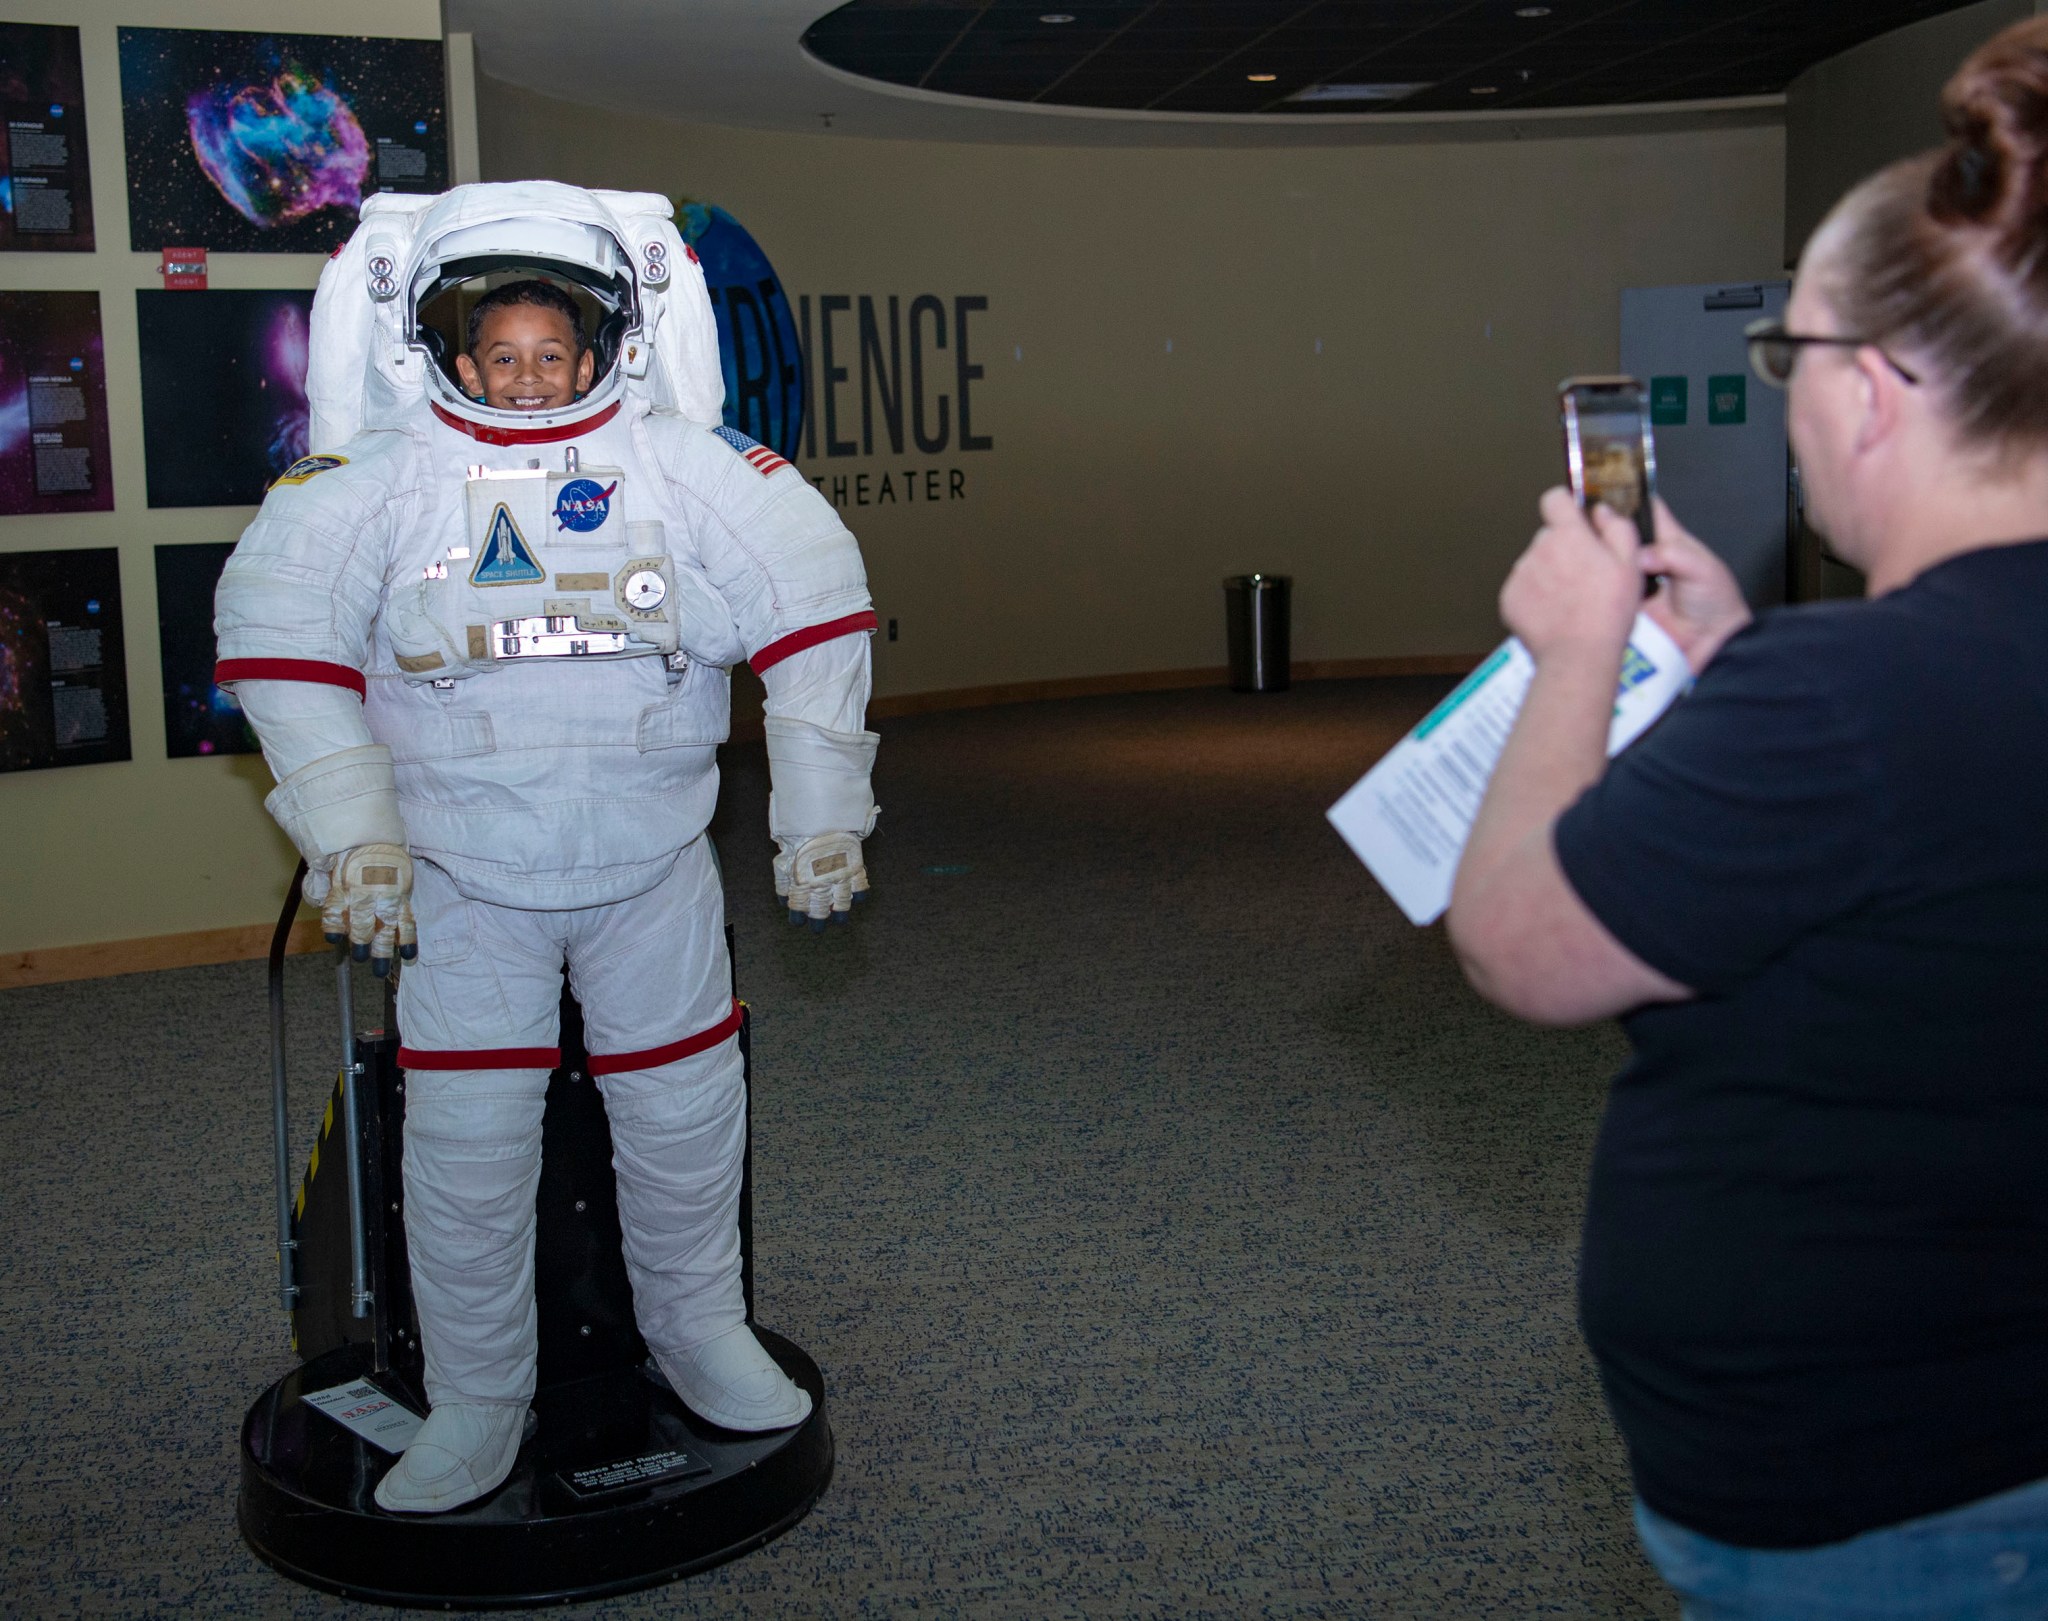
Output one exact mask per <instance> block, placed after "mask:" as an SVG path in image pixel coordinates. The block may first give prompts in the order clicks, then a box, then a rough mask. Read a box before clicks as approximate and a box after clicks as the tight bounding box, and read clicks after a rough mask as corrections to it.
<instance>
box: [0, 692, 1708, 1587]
mask: <svg viewBox="0 0 2048 1621" xmlns="http://www.w3.org/2000/svg"><path fill="white" fill-rule="evenodd" d="M1446 685H1447V683H1445V682H1441V681H1421V680H1418V681H1380V682H1332V683H1319V684H1315V685H1311V686H1305V687H1302V688H1298V689H1296V690H1295V691H1293V692H1291V693H1288V694H1284V695H1269V696H1265V697H1244V696H1235V695H1231V694H1227V693H1222V692H1190V693H1168V694H1154V695H1147V696H1141V697H1131V698H1108V699H1087V700H1076V701H1073V702H1064V703H1046V704H1037V705H1028V706H1018V707H1014V708H1005V709H992V710H984V711H977V712H969V713H960V714H950V715H935V716H928V717H922V718H918V719H912V720H902V721H896V722H890V723H885V725H884V726H883V728H882V730H883V737H884V742H883V752H882V764H881V767H880V770H879V773H878V778H877V793H878V797H879V798H880V799H881V802H882V804H883V806H884V807H885V808H884V813H883V818H882V823H881V829H880V831H879V832H878V834H877V835H876V837H875V839H874V841H873V842H872V845H871V848H870V861H871V867H872V870H873V872H874V874H875V880H876V887H877V895H876V899H875V901H874V903H873V905H872V906H871V907H870V908H869V909H868V910H867V912H866V914H865V915H864V916H863V917H862V918H861V919H860V921H859V922H858V924H857V925H856V926H855V927H853V928H852V929H849V930H844V931H834V932H831V933H828V934H827V935H825V936H824V937H822V938H812V937H811V936H810V935H809V934H808V933H807V932H806V931H800V930H799V931H793V930H788V929H786V928H785V927H784V926H783V924H782V922H781V920H780V914H779V911H778V909H777V905H776V902H775V900H774V896H773V893H772V890H771V889H770V887H769V885H768V882H767V878H768V850H769V846H768V842H767V838H766V835H765V832H764V830H763V828H762V823H763V821H764V820H765V818H764V809H765V798H766V783H765V767H764V765H763V761H762V757H761V752H760V748H759V746H758V745H754V746H751V747H739V748H734V749H730V750H728V751H727V753H728V756H729V758H728V760H727V762H726V776H727V789H726V800H725V808H724V810H723V812H722V814H721V819H720V823H719V827H718V833H719V843H720V848H721V852H722V854H723V857H724V860H725V865H726V874H727V889H728V896H729V902H730V906H731V911H732V916H733V921H734V923H735V925H736V928H737V935H738V959H739V974H740V986H741V991H742V994H743V995H745V996H746V997H747V998H748V999H749V1001H750V1002H751V1003H752V1005H753V1007H754V1017H755V1078H756V1104H755V1123H756V1134H757V1147H756V1175H757V1179H758V1192H757V1195H756V1197H757V1205H756V1232H757V1240H758V1244H759V1279H760V1283H759V1289H760V1294H759V1311H760V1317H761V1320H762V1321H763V1322H764V1323H766V1324H767V1325H769V1326H771V1327H774V1328H776V1329H779V1330H780V1331H782V1332H783V1333H786V1334H788V1335H790V1336H791V1337H793V1338H794V1339H796V1340H797V1341H798V1342H799V1343H801V1344H802V1345H804V1346H805V1347H806V1348H807V1349H808V1350H809V1351H810V1352H811V1354H812V1355H813V1356H814V1357H815V1358H816V1359H817V1360H818V1362H819V1363H820V1364H821V1365H822V1366H823V1367H824V1369H825V1373H826V1379H827V1383H828V1388H829V1393H830V1396H829V1399H830V1403H831V1413H832V1419H833V1425H834V1429H835V1432H836V1435H837V1439H838V1457H839V1461H838V1470H837V1474H836V1476H835V1478H834V1481H833V1484H832V1486H831V1489H830V1490H829V1491H828V1492H827V1494H826V1495H825V1497H824V1499H823V1500H822V1501H821V1502H820V1503H819V1505H818V1507H817V1508H816V1510H815V1511H814V1512H813V1513H812V1515H811V1516H810V1517H809V1518H808V1519H807V1520H805V1521H804V1522H803V1523H802V1524H800V1525H799V1526H797V1527H796V1528H795V1529H794V1530H793V1531H791V1532H790V1533H789V1534H788V1535H787V1536H785V1537H783V1538H782V1539H781V1540H779V1541H777V1542H775V1543H773V1544H771V1545H769V1546H768V1547H767V1548H765V1549H763V1550H761V1551H759V1552H757V1553H755V1554H753V1555H751V1556H749V1557H748V1558H746V1559H744V1560H741V1561H739V1562H737V1563H735V1564H731V1565H728V1566H725V1567H723V1568H721V1569H718V1570H715V1571H712V1572H709V1573H706V1574H704V1575H701V1576H698V1577H695V1578H692V1579H690V1580H688V1581H686V1582H683V1583H679V1584H676V1585H672V1586H670V1587H667V1588H662V1589H656V1590H653V1591H649V1592H644V1593H641V1594H637V1595H633V1596H630V1597H626V1598H621V1599H615V1600H611V1601H608V1602H605V1603H601V1604H596V1605H592V1606H588V1607H587V1608H586V1609H585V1610H583V1611H579V1612H577V1613H587V1614H590V1615H593V1616H605V1617H627V1616H632V1617H641V1616H647V1617H652V1616H663V1617H687V1616H774V1617H778V1618H781V1617H790V1618H795V1617H810V1616H819V1617H838V1616H954V1615H961V1616H1017V1617H1063V1616H1082V1617H1114V1616H1134V1617H1248V1616H1319V1617H1336V1616H1346V1617H1349V1616H1387V1617H1409V1616H1415V1617H1436V1616H1443V1617H1468V1616H1470V1617H1479V1616H1533V1615H1570V1616H1594V1617H1637V1616H1651V1615H1665V1614H1668V1613H1670V1610H1671V1606H1670V1604H1669V1602H1668V1601H1667V1600H1666V1599H1665V1598H1664V1596H1663V1594H1662V1590H1661V1588H1660V1586H1659V1584H1658V1583H1657V1581H1656V1579H1655V1577H1654V1576H1653V1575H1652V1574H1651V1572H1650V1571H1649V1569H1648V1567H1647V1566H1646V1565H1645V1564H1644V1562H1643V1560H1642V1558H1641V1556H1640V1555H1639V1553H1638V1552H1637V1551H1636V1548H1635V1545H1634V1540H1633V1535H1632V1532H1631V1530H1630V1528H1629V1524H1628V1512H1627V1502H1628V1492H1627V1479H1626V1470H1625V1468H1624V1465H1623V1460H1622V1456H1621V1449H1620V1444H1619V1442H1618V1440H1617V1438H1616V1437H1615V1435H1614V1433H1613V1430H1612V1428H1611V1427H1610V1425H1609V1424H1608V1421H1607V1419H1606V1417H1605V1415H1604V1413H1603V1411H1602V1408H1601V1404H1600V1398H1599V1392H1598V1388H1597V1385H1596V1382H1595V1380H1594V1376H1593V1372H1592V1368H1591V1366H1590V1364H1589V1362H1588V1360H1587V1357H1586V1355H1585V1352H1584V1350H1583V1348H1582V1347H1581V1345H1580V1343H1579V1340H1578V1337H1577V1334H1576V1331H1575V1329H1574V1327H1573V1321H1572V1314H1573V1304H1572V1280H1573V1252H1574V1248H1575V1244H1576V1239H1577V1227H1578V1212H1579V1203H1580V1198H1581V1193H1582V1189H1583V1183H1584V1176H1585V1165H1586V1160H1587V1155H1588V1152H1589V1149H1590V1145H1591V1140H1592V1133H1593V1129H1594V1125H1595V1122H1596V1120H1597V1116H1598V1112H1599V1108H1600V1102H1601V1097H1602V1090H1603V1083H1604V1078H1605V1076H1606V1075H1607V1074H1608V1073H1609V1072H1610V1071H1611V1070H1612V1069H1613V1068H1614V1067H1615V1065H1616V1063H1617V1062H1618V1060H1619V1058H1620V1056H1621V1042H1620V1039H1619V1037H1618V1035H1617V1034H1616V1032H1615V1031H1614V1030H1613V1029H1612V1028H1611V1027H1602V1028H1598V1029H1595V1030H1590V1031H1585V1032H1578V1033H1566V1034H1558V1033H1541V1032H1534V1031H1530V1030H1526V1029H1523V1028H1521V1027H1519V1026H1517V1025H1515V1024H1513V1023H1512V1022H1511V1021H1509V1020H1507V1019H1505V1018H1504V1017H1501V1016H1499V1015H1497V1014H1495V1013H1493V1012H1492V1011H1490V1010H1489V1009H1487V1008H1485V1007H1484V1006H1483V1005H1481V1004H1480V1003H1479V1002H1478V1001H1477V1000H1476V999H1475V998H1474V997H1473V996H1472V995H1471V994H1470V993H1469V992H1468V991H1467V990H1465V988H1464V987H1463V985H1462V982H1461V981H1460V979H1459V977H1458V974H1457V971H1456V968H1455V965H1454V964H1453V963H1452V961H1451V959H1450V955H1449V953H1448V951H1447V949H1446V947H1445V945H1444V942H1443V939H1442V935H1441V931H1427V932H1424V931H1417V930H1414V929H1411V928H1410V927H1409V926H1408V925H1407V924H1406V923H1405V922H1403V921H1402V919H1401V918H1400V916H1399V914H1398V913H1396V912H1395V910H1394V909H1393V907H1392V906H1391V905H1390V904H1389V903H1388V902H1387V901H1386V900H1385V899H1384V898H1383V897H1382V896H1381V895H1380V894H1379V893H1378V891H1377V889H1376V888H1375V887H1374V886H1373V885H1372V882H1371V880H1370V879H1369V877H1368V876H1367V875H1366V874H1365V873H1364V871H1363V870H1362V869H1361V868H1359V867H1358V865H1357V864H1356V863H1355V862H1354V861H1353V860H1352V858H1351V856H1350V855H1349V854H1348V852H1346V851H1345V849H1344V848H1343V846H1342V845H1341V843H1340V842H1339V841H1338V840H1337V838H1336V836H1335V835H1334V834H1333V833H1332V832H1331V831H1330V830H1329V828H1328V826H1327V824H1326V823H1325V822H1324V821H1323V818H1322V811H1323V808H1324V807H1325V806H1326V805H1327V804H1329V802H1330V801H1331V800H1333V799H1334V798H1335V797H1336V796H1337V794H1338V793H1339V792H1341V791H1342V790H1343V789H1344V788H1345V787H1346V786H1348V785H1349V783H1350V782H1351V781H1352V780H1353V778H1355V777H1356V776H1357V774H1358V773H1359V772H1360V771H1361V770H1362V769H1363V768H1364V766H1365V765H1366V764H1368V763H1369V762H1370V761H1371V760H1372V759H1373V758H1375V757H1376V756H1377V754H1378V753H1379V752H1380V751H1381V750H1382V749H1384V748H1385V747H1386V746H1387V744H1389V743H1390V742H1391V741H1392V740H1393V739H1394V737H1395V736H1397V735H1398V733H1399V732H1400V731H1401V730H1402V729H1403V728H1404V727H1405V726H1407V725H1408V724H1410V723H1411V722H1412V721H1413V720H1414V719H1415V718H1416V717H1417V716H1419V715H1420V714H1421V713H1422V711H1423V710H1424V709H1425V708H1426V707H1427V705H1428V704H1429V703H1430V702H1431V701H1432V700H1433V699H1434V697H1435V696H1436V695H1438V694H1439V693H1440V692H1441V691H1442V690H1443V689H1444V687H1445V686H1446ZM289 980H290V994H291V1000H292V1019H293V1035H294V1046H295V1049H296V1052H295V1064H296V1069H295V1074H296V1076H297V1086H298V1106H297V1108H296V1110H295V1113H296V1114H297V1115H298V1116H301V1117H302V1119H301V1120H300V1121H299V1126H300V1130H301V1132H302V1133H304V1132H306V1131H309V1130H310V1128H311V1127H312V1125H313V1123H314V1117H315V1115H316V1113H317V1111H318V1109H319V1107H320V1106H321V1102H322V1100H323V1098H324V1095H325V1090H326V1087H327V1085H328V1084H329V1076H330V1075H331V1073H332V1055H331V1051H330V1049H331V1046H332V1040H331V1038H330V1036H329V1034H328V1032H329V1028H330V1026H331V1024H332V1023H333V1018H332V1010H331V1006H330V997H331V990H330V987H331V980H330V978H329V976H328V974H327V971H326V967H325V963H324V960H323V959H311V958H302V959H297V960H295V961H294V963H293V964H292V965H291V969H290V975H289ZM0 1026H4V1029H5V1036H6V1039H5V1044H4V1049H0V1050H4V1052H5V1054H6V1060H5V1069H6V1073H5V1077H4V1082H0V1220H4V1222H5V1229H4V1230H5V1233H6V1248H5V1251H4V1259H0V1334H4V1344H5V1345H6V1347H7V1364H6V1373H5V1382H6V1396H5V1400H4V1401H0V1525H4V1527H5V1544H4V1547H0V1611H4V1612H5V1613H7V1614H19V1615H24V1616H43V1615H49V1616H68V1615H75V1614H82V1615H122V1616H152V1615H163V1614H173V1613H180V1612H190V1613H196V1614H205V1615H243V1616H270V1615H277V1616H334V1615H342V1614H349V1615H366V1616H367V1615H375V1614H380V1613H389V1612H380V1611H377V1610H374V1609H372V1608H370V1607H367V1606H359V1605H352V1604H347V1603H344V1602H342V1601H340V1600H336V1599H331V1598H327V1597H324V1596H322V1595H319V1594H316V1593H313V1592H310V1591H307V1590H304V1589H301V1588H298V1587H295V1586H294V1585H293V1584H291V1583H289V1582H287V1581H285V1580H284V1579H282V1578H280V1577H278V1576H276V1575H274V1574H273V1573H272V1572H271V1571H269V1570H268V1569H267V1568H265V1567H264V1566H263V1565H261V1564H260V1563H259V1562H258V1561H257V1560H256V1559H255V1558H254V1557H253V1556H252V1555H251V1554H250V1553H249V1552H248V1550H247V1549H246V1548H245V1547H244V1546H243V1545H242V1544H241V1542H240V1541H239V1540H238V1537H237V1534H236V1531H235V1524H234V1493H235V1484H236V1470H237V1458H236V1440H235V1435H236V1426H237V1423H238V1421H239V1419H240V1415H241V1413H242V1410H243V1409H244V1407H245V1406H246V1405H247V1404H248V1403H249V1401H250V1400H252V1399H253V1398H254V1397H255V1395H256V1394H257V1393H258V1391H260V1390H261V1389H262V1388H263V1387H264V1386H265V1385H267V1384H268V1383H269V1382H270V1381H272V1380H273V1379H275V1378H277V1377H278V1376H279V1375H280V1374H281V1373H283V1372H284V1371H285V1370H286V1369H287V1368H288V1367H289V1366H290V1362H291V1359H290V1353H289V1351H288V1348H287V1337H286V1332H285V1325H284V1322H283V1320H282V1317H281V1314H280V1313H279V1311H278V1309H277V1306H276V1303H275V1292H274V1274H273V1260H272V1237H271V1232H270V1222H271V1211H272V1195H271V1191H270V1159H269V1149H268V1116H267V1089H268V1069H267V1062H268V1060H267V1047H266V1039H267V1038H266V1035H265V1011H264V999H263V975H262V969H261V966H260V965H259V964H238V965H232V966H227V967H221V968H211V969H192V970H185V971H180V972H174V973H162V974H150V975H138V976H133V977H130V978H124V979H114V980H102V981H97V982H92V983H82V984H73V985H61V986H52V987H44V988H38V989H29V990H15V991H9V992H5V993H0ZM302 1152H303V1149H301V1153H302Z"/></svg>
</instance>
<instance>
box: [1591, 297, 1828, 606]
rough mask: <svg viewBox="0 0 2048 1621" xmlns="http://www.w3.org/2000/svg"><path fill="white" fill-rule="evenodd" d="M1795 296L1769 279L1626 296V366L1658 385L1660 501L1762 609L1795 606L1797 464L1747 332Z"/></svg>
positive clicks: (1653, 391)
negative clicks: (1790, 530)
mask: <svg viewBox="0 0 2048 1621" xmlns="http://www.w3.org/2000/svg"><path fill="white" fill-rule="evenodd" d="M1788 291H1789V284H1788V283H1785V282H1781V281H1769V282H1747V283H1738V284H1733V285H1727V284H1712V285H1707V286H1699V287H1631V288H1628V289H1627V290H1626V291H1624V292H1623V293H1622V295H1621V369H1622V370H1623V371H1624V372H1626V373H1628V374H1629V375H1630V376H1631V377H1639V378H1641V379H1642V380H1643V381H1644V383H1646V384H1647V385H1649V388H1650V404H1651V417H1652V420H1653V422H1654V424H1655V426H1654V429H1653V431H1654V432H1655V434H1656V438H1657V489H1658V493H1659V494H1661V495H1662V496H1663V497H1664V499H1665V501H1666V502H1667V503H1669V505H1670V507H1671V510H1672V511H1673V512H1674V513H1675V514H1677V516H1678V521H1679V522H1680V523H1682V524H1684V525H1685V526H1686V528H1688V529H1690V530H1691V531H1692V532H1693V533H1694V534H1696V535H1698V536H1699V537H1700V539H1701V540H1703V541H1705V542H1706V543H1707V544H1708V545H1709V546H1711V547H1712V548H1713V549H1714V550H1715V551H1716V552H1718V553H1719V554H1720V555H1721V556H1722V557H1723V558H1724V559H1725V560H1726V561H1727V563H1728V566H1729V567H1730V568H1732V569H1734V571H1735V576H1736V578H1737V579H1739V580H1740V581H1741V582H1742V589H1743V592H1744V593H1745V594H1746V595H1747V596H1748V598H1749V600H1750V602H1751V603H1752V604H1753V605H1754V606H1756V607H1764V606H1766V605H1768V604H1770V603H1776V602H1783V601H1784V600H1785V592H1786V576H1787V572H1788V568H1789V559H1788V555H1787V546H1786V511H1787V501H1786V477H1787V470H1788V465H1789V464H1788V460H1787V455H1786V449H1785V396H1784V395H1783V394H1782V393H1781V392H1780V391H1779V390H1777V389H1775V388H1766V387H1765V386H1764V385H1763V384H1762V383H1760V382H1759V381H1757V379H1756V377H1755V376H1754V375H1752V373H1751V372H1750V369H1749V357H1748V354H1747V352H1746V350H1745V348H1744V345H1743V341H1742V329H1743V328H1744V327H1745V326H1747V325H1748V324H1749V323H1750V322H1751V321H1754V320H1757V319H1758V318H1759V317H1762V316H1767V315H1782V314H1783V313H1784V311H1785V298H1786V295H1787V293H1788Z"/></svg>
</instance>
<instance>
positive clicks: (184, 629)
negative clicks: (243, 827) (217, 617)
mask: <svg viewBox="0 0 2048 1621" xmlns="http://www.w3.org/2000/svg"><path fill="white" fill-rule="evenodd" d="M234 549H235V543H234V542H233V541H231V540H222V541H206V542H203V543H202V544H200V545H197V546H159V547H157V549H156V623H157V631H158V640H159V642H160V644H161V646H162V648H163V663H164V738H165V740H166V742H167V743H168V744H169V747H170V756H171V758H172V759H173V760H183V759H188V758H190V757H192V756H194V755H202V754H255V753H257V752H259V751H258V749H257V745H256V734H255V733H254V732H253V731H251V730H250V729H249V723H248V721H247V720H245V719H243V717H242V706H241V705H240V704H238V703H236V702H235V700H234V698H233V697H232V696H231V695H230V694H228V693H225V692H222V691H221V690H220V688H219V687H217V686H215V685H214V684H213V666H214V663H215V659H216V657H217V655H216V652H215V646H216V644H215V642H214V638H213V592H214V588H215V587H216V586H218V585H219V584H220V571H221V569H222V568H223V567H224V566H225V565H226V563H227V560H228V553H229V552H231V551H233V550H234Z"/></svg>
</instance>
